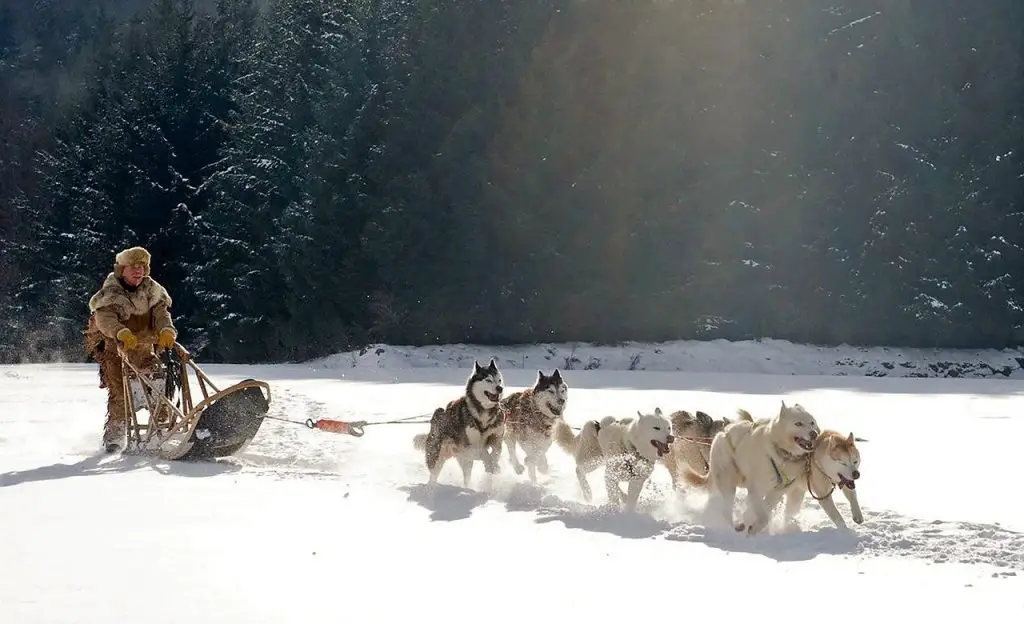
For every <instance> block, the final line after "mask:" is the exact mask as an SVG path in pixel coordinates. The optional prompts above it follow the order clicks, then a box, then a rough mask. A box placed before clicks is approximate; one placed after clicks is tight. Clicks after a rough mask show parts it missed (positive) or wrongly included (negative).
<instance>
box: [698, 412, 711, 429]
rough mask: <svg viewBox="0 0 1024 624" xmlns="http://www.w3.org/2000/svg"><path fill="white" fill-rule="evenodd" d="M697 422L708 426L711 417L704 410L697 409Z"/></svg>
mask: <svg viewBox="0 0 1024 624" xmlns="http://www.w3.org/2000/svg"><path fill="white" fill-rule="evenodd" d="M697 422H698V423H700V425H701V426H702V427H710V426H711V424H712V419H711V417H710V416H708V415H707V414H705V413H704V412H702V411H700V410H698V411H697Z"/></svg>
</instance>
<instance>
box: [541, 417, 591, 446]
mask: <svg viewBox="0 0 1024 624" xmlns="http://www.w3.org/2000/svg"><path fill="white" fill-rule="evenodd" d="M596 425H597V423H596V422H594V421H588V422H587V423H586V424H585V425H583V430H582V431H580V432H579V433H578V434H576V433H573V432H572V427H570V426H569V424H568V423H566V422H565V421H564V420H562V419H561V418H559V419H558V420H556V421H555V426H554V431H553V432H552V433H553V436H554V438H555V444H557V445H558V446H559V447H560V448H561V449H562V450H563V451H565V452H566V453H568V454H570V455H575V454H576V452H577V451H578V450H579V449H580V443H581V442H582V441H583V435H584V434H585V433H587V429H588V427H589V428H591V429H592V428H594V427H595V426H596Z"/></svg>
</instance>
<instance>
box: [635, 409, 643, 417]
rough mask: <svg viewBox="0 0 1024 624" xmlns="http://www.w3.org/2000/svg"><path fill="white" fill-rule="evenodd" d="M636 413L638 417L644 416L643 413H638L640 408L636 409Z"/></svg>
mask: <svg viewBox="0 0 1024 624" xmlns="http://www.w3.org/2000/svg"><path fill="white" fill-rule="evenodd" d="M636 415H637V416H639V417H640V418H643V417H644V415H643V414H641V413H640V410H637V411H636Z"/></svg>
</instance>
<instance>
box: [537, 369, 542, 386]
mask: <svg viewBox="0 0 1024 624" xmlns="http://www.w3.org/2000/svg"><path fill="white" fill-rule="evenodd" d="M542 381H544V371H542V370H540V369H539V368H538V369H537V383H540V382H542Z"/></svg>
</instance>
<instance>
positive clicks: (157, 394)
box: [117, 342, 271, 460]
mask: <svg viewBox="0 0 1024 624" xmlns="http://www.w3.org/2000/svg"><path fill="white" fill-rule="evenodd" d="M173 350H174V352H175V353H176V354H177V355H178V357H179V358H180V359H181V373H180V375H179V379H178V382H177V383H178V388H179V392H180V404H181V407H178V406H177V405H175V404H174V403H172V402H171V401H170V399H168V398H167V395H166V393H165V392H164V388H158V387H157V386H156V385H155V384H154V380H156V379H164V385H165V387H166V383H167V382H168V381H169V380H168V379H167V378H166V375H167V370H166V367H165V366H163V365H161V366H158V367H157V368H156V370H153V371H144V370H141V369H140V368H139V367H137V366H136V365H135V364H134V363H132V362H131V360H130V359H129V358H128V355H127V353H126V352H125V351H124V349H123V348H122V347H121V345H118V349H117V353H118V355H119V356H120V358H121V363H122V369H121V370H122V375H121V377H122V382H121V383H122V392H123V393H124V404H125V416H126V423H127V444H126V447H125V452H126V453H130V454H142V455H148V454H152V453H153V451H154V450H156V454H157V456H159V457H160V458H161V459H166V460H177V459H182V458H185V456H186V455H189V451H191V450H192V447H193V446H195V439H196V438H195V435H196V425H198V424H199V421H200V419H201V417H202V416H203V414H204V413H205V412H206V411H207V410H208V409H209V408H210V407H211V406H213V405H215V404H216V403H217V402H219V401H221V400H222V399H224V398H225V397H228V396H232V395H235V394H236V393H238V392H241V391H244V390H247V389H250V388H257V389H259V391H260V395H261V398H262V400H263V402H264V405H265V406H269V404H270V401H271V392H270V385H269V384H267V383H266V382H265V381H259V380H256V379H246V380H244V381H241V382H239V383H236V384H234V385H232V386H229V387H227V388H224V389H223V390H220V389H218V388H217V386H216V384H214V383H213V380H212V379H210V377H209V376H208V375H207V374H206V373H205V372H203V370H202V369H201V368H200V367H199V365H198V364H196V362H195V360H194V359H193V358H192V354H191V353H189V352H188V350H187V349H185V348H184V347H183V346H181V345H180V344H178V343H177V342H175V343H174V347H173ZM189 369H191V370H192V372H193V373H194V375H195V378H196V382H197V383H198V386H199V390H200V392H202V395H203V398H202V400H200V401H199V402H198V403H193V396H192V386H191V382H190V378H189ZM133 380H138V381H139V382H140V383H141V384H142V389H143V394H145V395H146V397H147V399H148V401H147V404H146V405H142V406H136V404H135V396H134V393H133V391H132V387H131V384H132V381H133ZM211 390H212V392H211ZM141 407H144V408H146V410H147V411H148V412H149V418H148V420H147V422H145V423H143V422H140V421H139V418H138V414H137V411H138V409H139V408H141ZM261 411H262V412H263V413H264V415H265V414H266V409H262V410H261ZM262 418H263V416H261V417H260V421H262ZM256 427H257V428H258V427H259V424H257V425H256ZM255 433H256V432H255V430H254V431H253V432H252V435H255ZM249 439H251V436H249ZM247 443H248V440H246V441H245V443H244V444H242V445H241V446H243V447H244V446H245V444H247ZM238 450H239V448H233V449H230V450H229V452H215V453H214V454H213V455H212V457H223V456H226V455H232V454H234V453H236V452H237V451H238ZM206 458H209V457H206Z"/></svg>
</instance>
